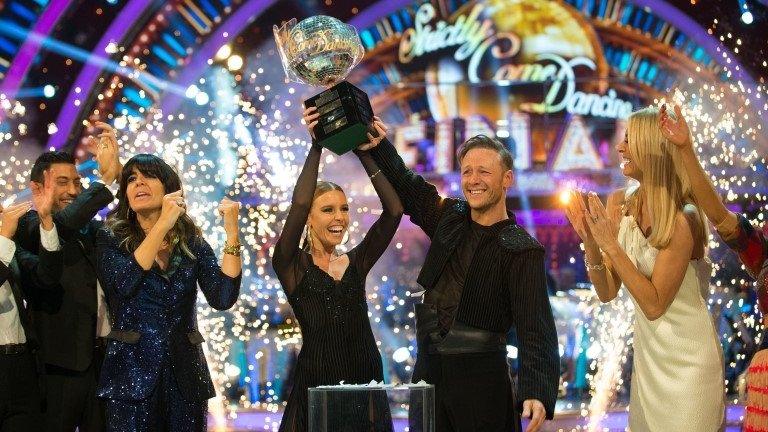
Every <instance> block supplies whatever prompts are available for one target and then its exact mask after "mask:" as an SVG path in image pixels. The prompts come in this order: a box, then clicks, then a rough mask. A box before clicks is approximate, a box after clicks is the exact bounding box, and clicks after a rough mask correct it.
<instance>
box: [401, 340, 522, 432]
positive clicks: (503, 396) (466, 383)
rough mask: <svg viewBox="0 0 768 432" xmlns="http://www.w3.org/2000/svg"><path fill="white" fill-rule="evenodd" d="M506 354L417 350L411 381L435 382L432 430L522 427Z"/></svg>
mask: <svg viewBox="0 0 768 432" xmlns="http://www.w3.org/2000/svg"><path fill="white" fill-rule="evenodd" d="M506 354H507V353H506V352H494V353H476V354H452V355H440V354H426V353H425V354H419V356H418V358H417V361H416V367H415V369H414V374H413V382H418V381H420V380H424V381H426V382H427V383H429V384H433V385H434V386H435V422H436V424H435V426H436V427H435V431H436V432H512V431H520V430H522V426H521V424H520V415H519V414H518V413H517V410H516V409H515V398H514V392H513V389H512V381H511V378H510V375H509V366H508V364H507V355H506ZM412 414H416V415H418V413H412ZM412 430H413V429H412Z"/></svg>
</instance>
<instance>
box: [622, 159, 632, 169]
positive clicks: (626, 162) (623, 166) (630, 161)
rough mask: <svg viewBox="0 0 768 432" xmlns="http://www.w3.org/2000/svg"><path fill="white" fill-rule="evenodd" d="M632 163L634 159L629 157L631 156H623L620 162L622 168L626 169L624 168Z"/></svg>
mask: <svg viewBox="0 0 768 432" xmlns="http://www.w3.org/2000/svg"><path fill="white" fill-rule="evenodd" d="M631 163H632V159H629V158H621V164H620V166H621V169H624V168H626V167H627V166H628V165H629V164H631Z"/></svg>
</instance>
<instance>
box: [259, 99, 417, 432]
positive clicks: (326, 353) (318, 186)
mask: <svg viewBox="0 0 768 432" xmlns="http://www.w3.org/2000/svg"><path fill="white" fill-rule="evenodd" d="M314 110H315V109H314V108H309V109H308V110H307V111H305V115H304V120H305V122H306V123H307V125H309V129H310V132H311V131H312V128H313V127H314V126H315V125H317V114H316V113H315V111H314ZM375 125H376V129H377V132H378V137H376V138H374V137H372V136H369V138H371V139H377V140H378V139H383V138H384V135H385V132H386V131H385V129H384V125H383V124H382V123H380V122H378V121H377V122H376V123H375ZM321 152H322V149H321V148H320V147H319V146H318V145H317V144H316V143H314V142H313V144H312V148H311V149H310V150H309V154H308V155H307V159H306V162H304V168H303V169H302V171H301V174H300V175H299V179H298V181H297V182H296V188H295V189H294V191H293V198H292V201H291V210H290V212H289V213H288V217H287V218H286V221H285V225H284V226H283V231H282V233H281V234H280V239H279V240H278V242H277V244H276V245H275V252H274V255H273V257H272V266H273V267H274V269H275V273H277V277H278V279H279V280H280V283H281V285H282V287H283V290H284V291H285V293H286V295H287V297H288V303H290V305H291V307H292V308H293V312H294V314H295V315H296V319H297V320H298V322H299V325H300V326H301V334H302V347H301V352H300V353H299V358H298V361H297V362H296V369H295V373H294V381H293V388H292V390H291V394H290V396H289V398H288V405H287V406H286V408H285V413H284V414H283V419H282V422H281V423H280V432H306V431H307V427H308V423H309V419H308V417H307V415H308V389H309V388H311V387H316V386H320V385H335V384H339V382H340V381H344V382H345V383H347V384H366V383H369V382H370V381H372V380H375V381H382V380H383V373H382V364H381V355H380V354H379V350H378V348H377V347H376V340H375V339H374V337H373V332H372V331H371V324H370V322H369V320H368V304H367V302H366V294H365V278H366V275H367V274H368V271H369V270H370V269H371V267H373V265H374V264H375V263H376V261H377V260H378V259H379V257H380V256H381V254H382V253H383V252H384V251H385V250H386V248H387V245H389V242H390V240H392V236H393V235H394V234H395V231H396V230H397V226H398V224H399V223H400V217H401V216H402V213H403V206H402V205H401V203H400V199H399V198H398V197H397V193H396V192H395V190H394V189H393V188H392V186H391V185H390V184H389V182H388V181H387V179H386V177H384V176H383V175H381V174H380V171H379V170H378V168H377V166H376V163H375V162H374V161H373V157H371V156H370V155H369V154H368V153H366V152H360V151H356V153H357V154H358V156H359V158H360V161H361V162H362V164H363V167H364V168H365V170H366V171H367V172H368V175H369V177H370V178H371V181H372V183H373V186H374V188H375V189H376V192H377V193H378V195H379V197H380V199H381V201H382V206H383V212H382V214H381V216H379V219H378V220H377V221H376V222H375V223H374V224H373V225H372V226H371V228H370V229H369V230H368V232H367V233H366V235H365V238H364V239H363V240H362V241H361V242H360V243H359V244H358V245H357V246H355V247H354V248H352V250H350V251H349V252H348V253H345V254H340V253H338V252H337V250H336V248H337V246H338V245H339V244H340V243H342V241H343V238H344V235H345V232H346V230H347V227H348V225H349V205H348V204H347V198H346V195H345V194H344V192H343V191H342V190H341V188H340V187H339V186H337V185H335V184H333V183H330V182H318V181H317V173H318V166H319V164H320V155H321ZM304 231H306V233H305V234H302V233H303V232H304ZM302 236H304V240H303V242H302V240H301V238H302ZM302 243H303V246H302ZM379 396H382V395H381V394H379V395H377V396H376V397H374V399H373V400H368V398H365V397H364V398H363V399H364V400H360V398H357V400H355V399H349V400H347V401H346V402H347V403H346V404H345V406H344V407H343V409H344V412H335V413H329V414H328V417H329V418H330V419H331V421H334V422H335V423H334V424H328V425H326V426H327V427H328V430H333V431H335V432H346V431H366V432H369V431H370V432H388V431H391V430H392V423H391V419H390V418H389V408H388V406H387V400H386V397H385V396H383V397H379Z"/></svg>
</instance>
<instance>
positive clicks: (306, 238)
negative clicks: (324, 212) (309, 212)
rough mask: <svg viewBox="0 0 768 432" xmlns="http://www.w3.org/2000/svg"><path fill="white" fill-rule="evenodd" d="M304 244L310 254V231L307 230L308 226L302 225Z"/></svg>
mask: <svg viewBox="0 0 768 432" xmlns="http://www.w3.org/2000/svg"><path fill="white" fill-rule="evenodd" d="M304 244H305V245H307V247H308V248H309V251H310V252H312V230H311V229H310V228H309V225H304Z"/></svg>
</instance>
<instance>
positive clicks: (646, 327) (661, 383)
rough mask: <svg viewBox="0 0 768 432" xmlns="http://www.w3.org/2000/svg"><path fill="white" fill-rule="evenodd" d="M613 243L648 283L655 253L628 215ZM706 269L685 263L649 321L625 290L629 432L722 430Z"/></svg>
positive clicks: (719, 361) (717, 350)
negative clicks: (668, 300)
mask: <svg viewBox="0 0 768 432" xmlns="http://www.w3.org/2000/svg"><path fill="white" fill-rule="evenodd" d="M619 243H620V244H621V247H622V248H623V249H624V251H625V252H626V253H627V255H628V256H629V259H630V260H631V261H632V262H633V263H634V264H635V265H636V266H637V269H638V270H639V271H640V273H642V274H644V275H645V276H646V277H648V278H649V279H650V277H651V274H652V273H653V267H654V263H655V262H656V255H658V253H659V250H658V249H656V248H654V247H653V246H651V245H650V244H649V243H648V240H647V239H646V238H645V236H644V235H643V232H642V230H641V229H640V227H639V226H638V224H637V223H636V221H635V218H634V216H624V218H623V219H622V220H621V224H620V226H619ZM709 268H710V266H709V264H708V263H707V262H706V261H705V260H703V259H702V260H692V261H690V262H689V263H688V268H687V269H686V272H685V278H684V279H683V284H682V285H681V286H680V290H679V291H678V292H677V295H676V296H675V299H674V300H673V301H672V304H671V305H670V306H669V309H667V311H666V312H665V313H664V315H662V316H661V317H660V318H658V319H657V320H655V321H650V320H648V319H647V318H646V317H645V315H644V314H643V312H642V311H641V310H640V307H639V306H638V305H637V302H636V301H635V299H634V298H633V297H632V294H631V293H629V290H627V293H628V294H629V295H630V297H631V298H632V302H633V303H634V306H635V322H634V337H633V340H634V342H633V343H634V360H633V366H632V367H633V369H632V388H631V394H630V401H629V428H630V430H631V432H645V431H652V432H673V431H674V432H676V431H691V432H693V431H696V432H709V431H719V430H721V428H722V424H723V416H724V410H725V404H724V397H725V388H724V382H723V353H722V348H721V346H720V342H719V341H718V338H717V333H716V331H715V326H714V323H713V320H712V318H711V316H710V315H709V311H708V310H707V305H706V301H705V296H706V294H707V291H708V286H709ZM623 288H624V289H626V287H623Z"/></svg>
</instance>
